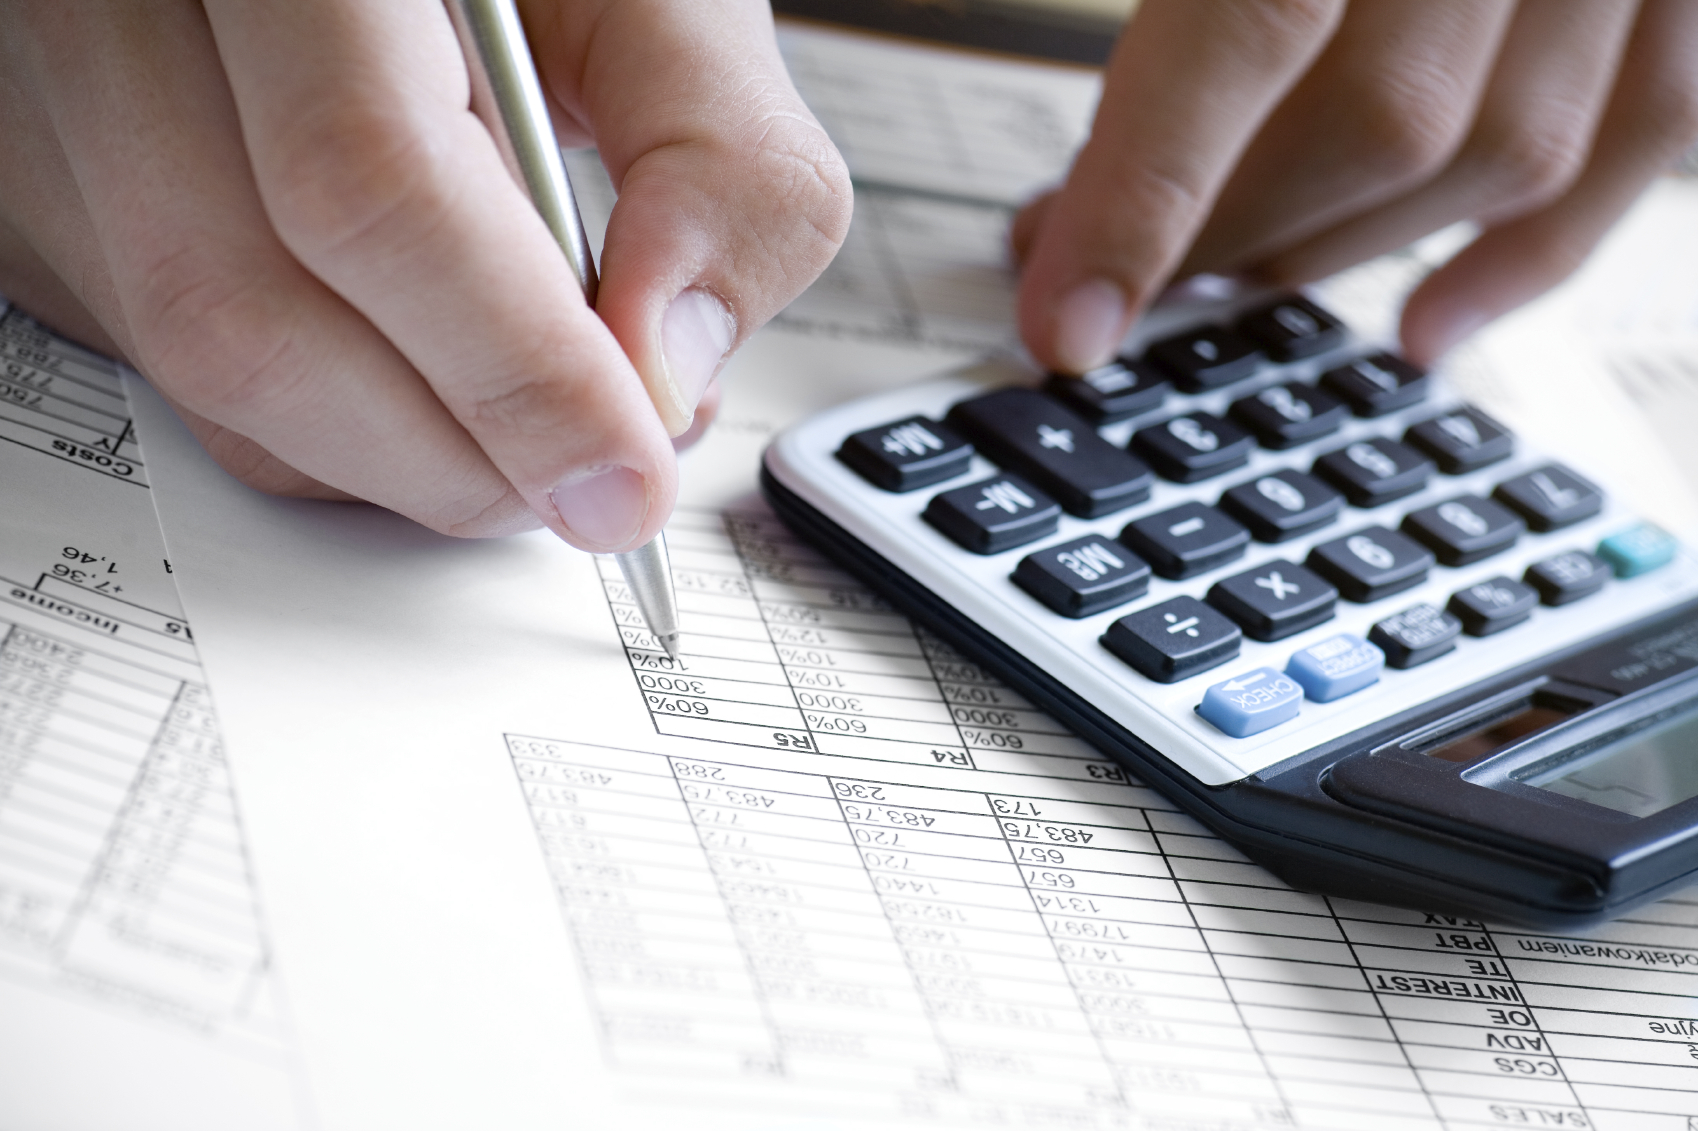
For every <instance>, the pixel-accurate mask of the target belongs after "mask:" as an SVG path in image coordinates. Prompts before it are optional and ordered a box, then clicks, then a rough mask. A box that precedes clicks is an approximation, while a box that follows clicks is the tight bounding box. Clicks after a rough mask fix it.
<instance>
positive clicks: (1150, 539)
mask: <svg viewBox="0 0 1698 1131" xmlns="http://www.w3.org/2000/svg"><path fill="white" fill-rule="evenodd" d="M1120 540H1121V541H1122V542H1124V543H1126V544H1127V545H1128V546H1130V547H1132V550H1133V551H1134V552H1135V553H1137V554H1138V556H1140V557H1142V558H1143V559H1144V560H1145V561H1147V562H1149V563H1150V568H1151V569H1153V570H1155V571H1156V572H1157V573H1159V574H1161V575H1162V576H1163V577H1170V578H1173V579H1174V580H1176V581H1177V580H1179V579H1180V578H1185V577H1196V576H1197V575H1198V574H1199V573H1207V572H1208V571H1209V570H1211V569H1214V568H1215V567H1216V566H1222V565H1225V564H1226V563H1227V562H1230V561H1232V560H1233V559H1235V558H1237V557H1239V556H1240V555H1242V554H1243V553H1244V550H1245V548H1246V547H1248V546H1249V545H1250V532H1249V531H1248V530H1246V529H1244V527H1243V526H1241V525H1239V524H1238V523H1237V522H1236V521H1234V520H1233V519H1230V518H1228V517H1226V516H1225V515H1224V514H1221V513H1220V512H1219V511H1217V510H1215V508H1213V507H1210V506H1204V505H1203V504H1202V503H1181V504H1179V505H1178V506H1177V507H1174V508H1173V509H1172V510H1165V511H1162V512H1161V513H1160V514H1153V515H1150V516H1149V517H1148V518H1140V519H1138V520H1137V521H1136V522H1130V523H1127V524H1126V529H1124V530H1122V531H1121V532H1120Z"/></svg>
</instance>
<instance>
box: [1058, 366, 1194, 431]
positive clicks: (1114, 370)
mask: <svg viewBox="0 0 1698 1131" xmlns="http://www.w3.org/2000/svg"><path fill="white" fill-rule="evenodd" d="M1172 391H1173V383H1172V382H1171V381H1169V380H1168V379H1167V376H1166V375H1165V374H1163V373H1161V372H1159V371H1158V370H1157V369H1156V368H1155V366H1153V365H1150V364H1148V363H1147V362H1142V361H1132V360H1129V359H1125V358H1122V359H1120V360H1118V361H1112V362H1110V363H1109V364H1107V365H1105V366H1102V367H1101V368H1100V369H1093V370H1091V371H1090V372H1089V373H1086V374H1083V375H1081V376H1079V377H1069V376H1067V375H1066V374H1063V373H1051V374H1050V375H1049V379H1048V380H1046V381H1045V382H1044V392H1046V393H1048V394H1049V395H1050V396H1052V397H1054V398H1055V399H1056V400H1058V401H1060V402H1061V403H1062V404H1064V405H1066V406H1067V407H1068V408H1070V409H1072V410H1073V411H1074V412H1076V413H1078V414H1079V415H1080V416H1083V417H1084V418H1085V419H1086V420H1089V421H1090V422H1091V423H1093V424H1113V423H1114V422H1115V421H1117V420H1128V419H1130V418H1132V417H1134V416H1137V415H1138V414H1139V413H1143V412H1149V411H1150V410H1151V409H1153V408H1160V407H1161V403H1162V401H1163V400H1165V399H1166V397H1167V395H1168V394H1169V393H1171V392H1172Z"/></svg>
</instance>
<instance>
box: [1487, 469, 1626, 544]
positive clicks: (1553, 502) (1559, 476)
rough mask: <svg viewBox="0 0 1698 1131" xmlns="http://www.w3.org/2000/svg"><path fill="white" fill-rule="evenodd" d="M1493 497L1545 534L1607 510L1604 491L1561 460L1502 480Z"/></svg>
mask: <svg viewBox="0 0 1698 1131" xmlns="http://www.w3.org/2000/svg"><path fill="white" fill-rule="evenodd" d="M1492 498H1494V499H1496V500H1497V501H1498V502H1500V503H1503V504H1504V505H1505V506H1509V507H1512V508H1514V509H1515V511H1516V512H1517V513H1518V514H1520V515H1521V517H1522V518H1524V519H1526V520H1527V525H1528V526H1530V527H1532V528H1533V529H1534V530H1537V531H1538V532H1539V533H1541V534H1543V533H1546V532H1547V531H1551V530H1557V529H1559V528H1561V527H1564V526H1569V525H1571V524H1573V523H1576V522H1579V521H1581V520H1582V519H1587V518H1591V517H1592V516H1593V515H1595V514H1597V513H1598V512H1599V511H1601V510H1603V509H1604V493H1603V492H1602V491H1600V490H1599V489H1598V488H1597V486H1596V485H1595V484H1593V483H1591V482H1590V481H1589V480H1586V479H1582V478H1581V477H1580V476H1578V475H1576V474H1574V472H1572V471H1570V470H1568V468H1566V467H1564V466H1562V464H1560V463H1552V464H1547V465H1545V466H1544V467H1541V468H1539V469H1538V470H1537V471H1529V472H1528V473H1527V474H1525V475H1517V476H1516V477H1515V478H1514V479H1505V480H1504V481H1503V482H1502V483H1499V484H1498V486H1497V490H1495V491H1493V492H1492Z"/></svg>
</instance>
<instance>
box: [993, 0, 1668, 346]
mask: <svg viewBox="0 0 1698 1131" xmlns="http://www.w3.org/2000/svg"><path fill="white" fill-rule="evenodd" d="M1694 140H1698V4H1695V3H1693V0H1643V2H1641V0H1575V2H1568V0H1555V2H1551V0H1143V3H1142V4H1141V5H1140V7H1139V9H1138V11H1137V13H1136V14H1135V15H1134V16H1133V19H1132V23H1131V24H1130V25H1129V26H1128V28H1127V30H1126V32H1125V34H1124V35H1122V36H1121V39H1120V43H1119V44H1118V45H1117V46H1116V48H1115V51H1114V57H1113V59H1111V60H1110V62H1109V66H1108V73H1107V75H1106V77H1105V78H1104V81H1103V95H1102V103H1101V105H1100V107H1099V108H1098V110H1097V118H1096V123H1095V125H1094V126H1093V127H1092V130H1091V137H1090V140H1089V141H1088V142H1087V143H1086V145H1085V148H1084V149H1083V151H1081V152H1080V154H1079V156H1078V159H1077V161H1076V162H1075V163H1074V166H1073V169H1072V171H1071V173H1070V174H1069V175H1068V178H1067V183H1066V184H1065V185H1064V186H1063V187H1062V188H1061V189H1060V190H1058V191H1057V192H1055V193H1052V194H1049V195H1047V196H1045V197H1042V198H1040V199H1039V200H1037V201H1036V202H1034V203H1033V204H1032V205H1030V206H1029V207H1028V208H1027V209H1026V210H1025V211H1024V212H1022V213H1021V214H1020V216H1019V217H1018V218H1017V219H1016V221H1015V225H1014V233H1013V239H1014V244H1015V247H1016V250H1017V251H1018V252H1019V254H1020V255H1021V258H1022V260H1023V272H1022V278H1021V285H1020V329H1021V333H1022V335H1023V336H1024V338H1025V340H1026V344H1027V346H1028V347H1029V348H1030V349H1031V351H1032V353H1033V355H1034V356H1035V357H1037V359H1038V360H1039V361H1040V362H1042V363H1044V364H1045V365H1048V366H1049V367H1051V368H1054V369H1059V370H1062V371H1065V372H1074V373H1078V372H1083V371H1084V370H1086V369H1090V368H1092V367H1094V366H1097V365H1101V364H1102V363H1103V362H1105V361H1107V360H1108V359H1109V358H1110V357H1111V356H1112V355H1113V351H1114V349H1115V348H1116V347H1117V346H1118V345H1119V344H1120V340H1121V338H1122V336H1123V335H1124V334H1125V333H1126V330H1127V328H1128V327H1129V326H1130V325H1131V323H1132V320H1133V319H1134V318H1135V317H1136V316H1137V314H1138V313H1139V311H1140V310H1142V309H1143V307H1144V306H1145V305H1146V304H1147V303H1149V302H1150V301H1151V300H1152V299H1153V298H1154V296H1155V295H1156V294H1158V293H1160V291H1161V289H1162V287H1163V286H1164V285H1165V284H1166V283H1167V282H1168V280H1170V279H1172V278H1175V277H1179V278H1182V277H1184V276H1186V275H1190V274H1194V273H1197V272H1201V271H1208V272H1215V273H1221V274H1227V273H1232V274H1247V275H1250V276H1252V277H1257V278H1260V279H1261V280H1263V281H1265V282H1269V283H1274V284H1278V285H1281V286H1292V285H1295V284H1297V283H1301V282H1305V281H1307V280H1311V279H1318V278H1321V277H1324V276H1326V275H1330V274H1332V273H1333V272H1335V271H1339V270H1342V269H1343V268H1345V267H1348V266H1350V265H1351V264H1353V263H1358V262H1361V261H1362V260H1365V259H1369V258H1371V257H1373V256H1375V255H1379V254H1381V253H1383V252H1387V251H1391V250H1394V249H1396V248H1399V247H1403V246H1404V245H1405V244H1408V243H1409V242H1411V241H1412V240H1414V239H1416V238H1418V237H1420V236H1423V235H1425V234H1427V233H1428V232H1432V231H1437V230H1438V229H1440V228H1443V227H1445V226H1447V225H1449V224H1452V223H1455V222H1456V221H1459V220H1472V221H1475V222H1476V223H1478V224H1479V226H1480V227H1481V229H1482V232H1481V234H1480V236H1479V238H1477V239H1476V240H1475V241H1474V242H1473V243H1472V244H1471V245H1470V246H1469V247H1467V248H1466V249H1464V250H1463V251H1462V252H1461V253H1459V254H1458V255H1457V256H1456V257H1455V258H1454V259H1452V260H1451V261H1450V262H1449V263H1447V264H1445V265H1444V266H1443V267H1441V268H1439V269H1438V270H1437V271H1435V272H1434V273H1433V274H1432V275H1431V276H1430V277H1429V278H1428V279H1427V280H1426V281H1425V282H1423V283H1422V284H1421V286H1419V287H1418V288H1417V289H1416V290H1415V292H1414V293H1413V294H1412V295H1411V296H1410V297H1409V299H1408V302H1407V304H1406V305H1405V307H1404V314H1403V327H1402V335H1403V343H1404V349H1405V352H1406V353H1407V354H1408V355H1409V356H1410V358H1411V359H1412V360H1414V361H1415V362H1417V363H1418V364H1422V365H1426V364H1431V363H1432V361H1433V360H1435V359H1436V358H1437V357H1438V356H1439V355H1440V354H1442V353H1443V352H1444V351H1445V350H1446V349H1448V348H1449V347H1450V346H1451V345H1453V344H1455V343H1456V342H1457V341H1458V340H1460V339H1461V338H1463V337H1465V336H1467V334H1468V333H1470V332H1471V331H1473V330H1474V329H1476V328H1478V327H1479V326H1481V325H1483V324H1484V323H1485V322H1486V321H1488V320H1490V319H1491V318H1494V317H1496V316H1498V315H1500V314H1502V313H1504V312H1505V311H1508V310H1510V309H1513V308H1514V307H1516V306H1518V305H1519V304H1521V303H1524V302H1526V301H1528V300H1529V299H1531V298H1533V297H1535V296H1537V295H1538V294H1540V293H1542V292H1543V291H1545V290H1546V289H1548V288H1550V287H1552V286H1554V285H1556V284H1557V283H1558V282H1560V281H1561V280H1562V279H1563V278H1564V277H1565V276H1566V275H1567V274H1568V273H1569V272H1570V271H1572V270H1574V268H1575V267H1577V266H1578V265H1579V264H1580V263H1581V261H1583V260H1584V259H1585V257H1586V255H1587V254H1588V253H1589V252H1590V251H1591V249H1592V247H1593V246H1594V245H1595V244H1596V243H1597V241H1598V240H1599V239H1600V238H1601V237H1602V235H1603V233H1604V232H1605V231H1606V230H1607V229H1608V228H1609V226H1610V225H1611V224H1612V223H1613V222H1614V221H1615V219H1616V218H1617V217H1618V216H1620V215H1621V213H1622V212H1623V211H1625V210H1626V209H1627V207H1628V206H1629V205H1630V204H1631V203H1632V202H1633V200H1634V199H1635V198H1636V197H1637V196H1638V195H1639V193H1640V191H1641V190H1642V189H1643V188H1644V187H1645V185H1646V184H1648V183H1649V182H1650V181H1651V180H1652V178H1654V177H1656V176H1657V175H1658V174H1659V173H1661V172H1663V171H1664V170H1666V169H1667V168H1669V166H1670V165H1671V164H1672V163H1673V162H1674V160H1675V159H1676V158H1677V157H1678V156H1679V155H1680V153H1681V152H1682V151H1683V149H1684V148H1685V147H1686V146H1689V145H1691V144H1692V143H1693V141H1694Z"/></svg>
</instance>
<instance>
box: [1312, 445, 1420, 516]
mask: <svg viewBox="0 0 1698 1131" xmlns="http://www.w3.org/2000/svg"><path fill="white" fill-rule="evenodd" d="M1315 474H1316V475H1319V476H1320V477H1321V478H1323V479H1325V480H1327V481H1328V482H1329V483H1331V484H1332V485H1333V486H1334V487H1337V488H1338V489H1339V490H1340V491H1343V492H1344V497H1345V498H1347V499H1349V500H1350V503H1351V505H1352V506H1358V507H1378V506H1383V505H1384V504H1386V503H1389V502H1392V501H1393V500H1395V499H1401V498H1403V497H1404V496H1405V495H1413V494H1414V493H1415V492H1417V491H1419V490H1420V489H1421V488H1423V487H1425V486H1426V485H1427V480H1428V479H1430V478H1432V474H1433V461H1432V460H1430V459H1428V458H1427V457H1426V456H1424V455H1422V454H1421V453H1420V452H1418V451H1416V450H1415V449H1414V448H1412V447H1410V446H1409V445H1408V444H1400V443H1398V442H1397V441H1396V440H1387V439H1385V438H1384V437H1378V436H1376V437H1375V438H1373V439H1371V440H1357V441H1356V442H1355V443H1353V444H1346V445H1345V446H1344V447H1342V448H1339V449H1338V450H1337V451H1333V452H1328V453H1327V454H1326V455H1324V456H1322V457H1321V458H1320V459H1318V460H1316V461H1315Z"/></svg>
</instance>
